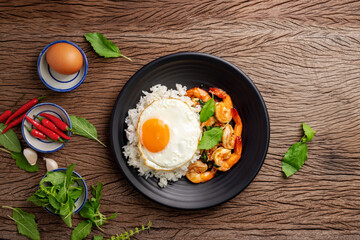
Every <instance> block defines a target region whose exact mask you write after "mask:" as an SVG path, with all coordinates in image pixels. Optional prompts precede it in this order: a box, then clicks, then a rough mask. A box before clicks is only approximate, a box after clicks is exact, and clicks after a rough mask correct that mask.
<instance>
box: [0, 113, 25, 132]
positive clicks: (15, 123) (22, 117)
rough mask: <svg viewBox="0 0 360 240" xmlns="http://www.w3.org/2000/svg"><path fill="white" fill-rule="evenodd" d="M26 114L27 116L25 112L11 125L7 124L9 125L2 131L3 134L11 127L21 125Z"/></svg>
mask: <svg viewBox="0 0 360 240" xmlns="http://www.w3.org/2000/svg"><path fill="white" fill-rule="evenodd" d="M24 116H25V113H24V114H23V115H22V116H21V117H19V118H17V119H15V120H14V121H12V122H11V123H10V124H9V125H7V127H6V128H5V129H4V130H3V131H2V134H4V133H6V132H7V131H8V130H9V129H10V128H12V127H15V126H16V125H19V124H20V123H21V122H22V120H23V119H24Z"/></svg>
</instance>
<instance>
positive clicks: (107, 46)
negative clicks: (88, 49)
mask: <svg viewBox="0 0 360 240" xmlns="http://www.w3.org/2000/svg"><path fill="white" fill-rule="evenodd" d="M84 36H85V38H86V40H87V41H88V42H90V44H91V46H92V47H93V49H94V50H95V52H96V53H97V54H99V55H100V56H102V57H105V58H110V57H123V58H125V59H127V60H129V61H132V60H131V59H130V58H129V57H127V56H125V55H123V54H121V53H120V50H119V48H118V47H117V46H116V45H115V44H114V43H112V42H111V41H110V40H107V39H106V38H105V37H104V36H103V35H102V34H101V33H86V34H85V35H84Z"/></svg>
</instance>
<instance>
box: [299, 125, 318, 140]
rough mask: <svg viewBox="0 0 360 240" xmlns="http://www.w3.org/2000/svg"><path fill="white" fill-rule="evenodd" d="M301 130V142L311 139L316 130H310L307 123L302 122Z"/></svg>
mask: <svg viewBox="0 0 360 240" xmlns="http://www.w3.org/2000/svg"><path fill="white" fill-rule="evenodd" d="M303 130H304V136H303V137H302V139H301V142H303V143H307V142H310V141H311V140H312V139H313V137H314V134H315V133H316V131H314V130H312V129H311V127H309V125H307V124H305V123H303Z"/></svg>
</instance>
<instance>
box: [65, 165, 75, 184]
mask: <svg viewBox="0 0 360 240" xmlns="http://www.w3.org/2000/svg"><path fill="white" fill-rule="evenodd" d="M74 168H75V164H71V165H70V166H69V167H68V168H67V169H66V173H65V174H66V178H65V184H66V188H69V186H70V185H71V176H72V175H73V172H74Z"/></svg>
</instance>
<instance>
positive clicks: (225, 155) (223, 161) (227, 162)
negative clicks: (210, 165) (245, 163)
mask: <svg viewBox="0 0 360 240" xmlns="http://www.w3.org/2000/svg"><path fill="white" fill-rule="evenodd" d="M241 152H242V141H241V138H240V137H236V139H235V150H234V153H233V154H231V150H230V149H225V148H222V147H220V148H218V149H217V150H216V151H215V152H214V153H213V160H214V162H215V164H216V165H218V166H220V167H218V170H219V171H223V172H225V171H228V170H229V169H230V168H231V167H232V166H234V165H235V163H237V162H238V161H239V159H240V158H241Z"/></svg>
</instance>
